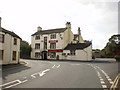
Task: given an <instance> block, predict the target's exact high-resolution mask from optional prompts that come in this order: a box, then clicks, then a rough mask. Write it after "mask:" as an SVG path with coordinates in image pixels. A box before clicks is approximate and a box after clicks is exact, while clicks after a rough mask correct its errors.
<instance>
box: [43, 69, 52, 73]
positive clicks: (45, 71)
mask: <svg viewBox="0 0 120 90" xmlns="http://www.w3.org/2000/svg"><path fill="white" fill-rule="evenodd" d="M47 71H50V69H46V70H44V71H42V72H44V73H45V72H47Z"/></svg>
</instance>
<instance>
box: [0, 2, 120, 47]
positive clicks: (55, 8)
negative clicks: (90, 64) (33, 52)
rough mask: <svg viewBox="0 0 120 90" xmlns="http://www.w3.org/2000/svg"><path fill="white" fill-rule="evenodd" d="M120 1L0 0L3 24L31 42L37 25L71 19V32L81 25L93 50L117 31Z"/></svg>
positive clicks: (61, 25) (48, 25)
mask: <svg viewBox="0 0 120 90" xmlns="http://www.w3.org/2000/svg"><path fill="white" fill-rule="evenodd" d="M118 1H119V0H0V17H2V27H3V28H5V29H7V30H10V31H13V32H15V33H16V34H18V35H19V36H20V37H21V38H22V39H23V40H25V41H28V42H29V43H31V34H33V33H35V32H36V31H37V27H38V26H41V27H42V28H43V29H45V30H46V29H54V28H64V27H65V24H66V22H67V21H68V22H71V26H72V31H73V33H75V34H76V33H77V28H78V27H80V28H81V33H82V36H83V39H85V40H92V42H93V48H94V49H103V48H104V47H105V45H106V43H107V42H108V39H109V38H110V37H111V36H112V35H113V34H117V33H118Z"/></svg>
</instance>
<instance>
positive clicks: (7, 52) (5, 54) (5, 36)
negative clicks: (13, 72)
mask: <svg viewBox="0 0 120 90" xmlns="http://www.w3.org/2000/svg"><path fill="white" fill-rule="evenodd" d="M20 40H21V38H20V37H19V36H18V35H16V34H15V33H14V32H11V31H8V30H6V29H4V28H2V27H1V25H0V61H1V64H3V65H4V64H17V63H19V59H20Z"/></svg>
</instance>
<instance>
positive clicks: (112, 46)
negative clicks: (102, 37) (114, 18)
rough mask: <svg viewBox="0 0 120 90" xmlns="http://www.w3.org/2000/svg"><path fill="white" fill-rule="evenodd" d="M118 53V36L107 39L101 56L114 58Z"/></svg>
mask: <svg viewBox="0 0 120 90" xmlns="http://www.w3.org/2000/svg"><path fill="white" fill-rule="evenodd" d="M119 52H120V34H117V35H113V36H111V38H110V39H109V42H108V43H107V44H106V46H105V48H104V49H103V50H102V51H101V53H102V56H104V57H114V56H115V55H116V54H119Z"/></svg>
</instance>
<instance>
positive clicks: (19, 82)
mask: <svg viewBox="0 0 120 90" xmlns="http://www.w3.org/2000/svg"><path fill="white" fill-rule="evenodd" d="M16 81H17V82H18V83H16V84H13V85H10V86H7V87H5V88H10V87H13V86H16V85H19V84H21V83H22V82H21V81H20V80H16Z"/></svg>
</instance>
